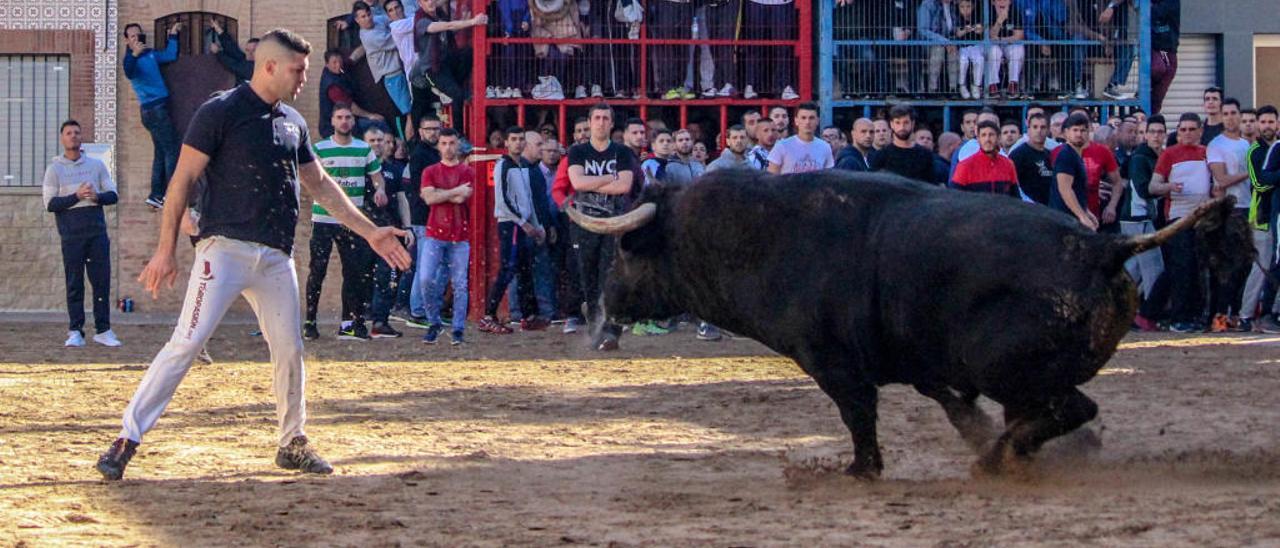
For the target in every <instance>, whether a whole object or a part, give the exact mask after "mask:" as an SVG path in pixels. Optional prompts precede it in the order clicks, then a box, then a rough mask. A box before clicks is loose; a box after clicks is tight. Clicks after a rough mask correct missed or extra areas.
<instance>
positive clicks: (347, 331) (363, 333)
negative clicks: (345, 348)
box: [338, 322, 371, 341]
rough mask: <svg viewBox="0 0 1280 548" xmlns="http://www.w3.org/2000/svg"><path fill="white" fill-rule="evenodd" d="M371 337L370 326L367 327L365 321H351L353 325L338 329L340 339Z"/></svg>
mask: <svg viewBox="0 0 1280 548" xmlns="http://www.w3.org/2000/svg"><path fill="white" fill-rule="evenodd" d="M370 338H371V337H370V336H369V328H367V327H365V325H364V322H351V325H348V326H347V327H343V328H340V329H338V340H340V341H367V340H369V339H370Z"/></svg>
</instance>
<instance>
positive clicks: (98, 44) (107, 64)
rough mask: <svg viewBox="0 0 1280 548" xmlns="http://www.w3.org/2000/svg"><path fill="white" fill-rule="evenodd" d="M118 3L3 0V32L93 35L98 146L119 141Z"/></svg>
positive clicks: (0, 8) (0, 24)
mask: <svg viewBox="0 0 1280 548" xmlns="http://www.w3.org/2000/svg"><path fill="white" fill-rule="evenodd" d="M116 12H117V0H42V1H41V2H38V3H33V2H30V1H29V0H0V32H4V30H3V29H31V30H37V29H86V30H91V31H93V33H94V49H95V54H94V70H93V83H94V88H95V89H94V92H95V93H94V103H93V118H94V120H93V121H94V129H95V136H94V141H97V142H99V143H110V144H112V145H114V144H115V141H116V70H117V68H118V67H119V66H120V64H119V62H118V61H119V60H118V59H117V58H118V57H119V51H118V50H117V44H116V39H117V38H119V36H120V33H119V32H118V31H117V28H116V25H117V23H116V15H117V13H116Z"/></svg>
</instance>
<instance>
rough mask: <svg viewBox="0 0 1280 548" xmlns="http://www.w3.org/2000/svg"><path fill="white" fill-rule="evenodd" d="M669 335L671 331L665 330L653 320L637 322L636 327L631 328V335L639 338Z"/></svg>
mask: <svg viewBox="0 0 1280 548" xmlns="http://www.w3.org/2000/svg"><path fill="white" fill-rule="evenodd" d="M668 333H671V331H670V330H667V329H663V328H662V327H661V326H659V325H658V322H655V321H653V320H645V321H643V322H636V324H635V325H633V326H631V334H632V335H636V336H638V337H652V336H657V335H666V334H668Z"/></svg>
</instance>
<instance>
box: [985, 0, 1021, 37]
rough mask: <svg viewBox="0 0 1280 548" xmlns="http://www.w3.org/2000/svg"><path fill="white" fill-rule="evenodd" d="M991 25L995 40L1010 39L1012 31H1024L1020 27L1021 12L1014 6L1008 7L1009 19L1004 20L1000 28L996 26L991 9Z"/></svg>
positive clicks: (993, 11)
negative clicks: (994, 32)
mask: <svg viewBox="0 0 1280 548" xmlns="http://www.w3.org/2000/svg"><path fill="white" fill-rule="evenodd" d="M990 17H991V25H992V28H993V29H995V31H996V38H1010V37H1012V36H1013V33H1014V31H1019V30H1025V29H1024V28H1023V26H1022V11H1020V10H1018V8H1016V7H1014V6H1012V5H1011V6H1009V17H1008V18H1006V19H1005V20H1004V22H1003V23H1001V24H1000V26H998V27H997V26H995V24H996V17H997V16H996V13H995V8H992V9H991V16H990Z"/></svg>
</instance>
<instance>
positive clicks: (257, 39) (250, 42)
mask: <svg viewBox="0 0 1280 548" xmlns="http://www.w3.org/2000/svg"><path fill="white" fill-rule="evenodd" d="M393 1H395V0H393ZM261 41H262V39H261V38H250V39H249V41H248V42H246V43H247V44H257V43H258V42H261Z"/></svg>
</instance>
